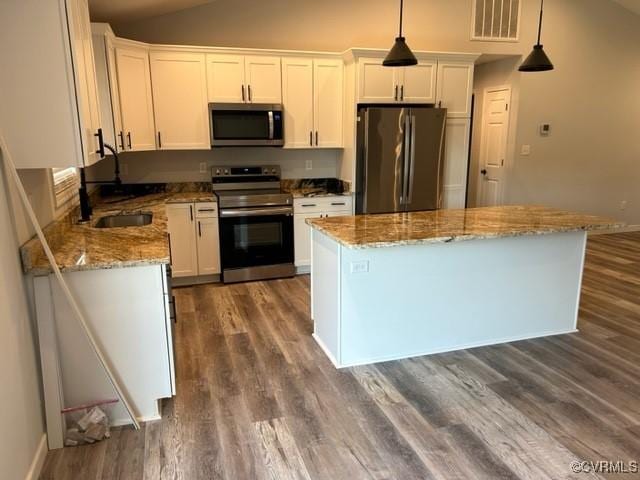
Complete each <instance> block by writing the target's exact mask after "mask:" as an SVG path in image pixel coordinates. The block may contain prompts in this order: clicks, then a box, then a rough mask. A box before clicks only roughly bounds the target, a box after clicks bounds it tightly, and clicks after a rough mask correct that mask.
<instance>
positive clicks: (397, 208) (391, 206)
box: [355, 105, 447, 213]
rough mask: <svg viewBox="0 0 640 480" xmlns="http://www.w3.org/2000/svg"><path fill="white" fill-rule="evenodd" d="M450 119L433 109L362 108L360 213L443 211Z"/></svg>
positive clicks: (444, 112)
mask: <svg viewBox="0 0 640 480" xmlns="http://www.w3.org/2000/svg"><path fill="white" fill-rule="evenodd" d="M446 116H447V110H446V109H445V108H434V107H432V106H427V105H425V106H417V105H416V106H406V107H397V106H388V107H387V106H377V105H376V106H365V105H363V106H360V107H359V108H358V116H357V120H358V129H357V132H358V136H357V152H356V155H357V157H356V158H357V167H356V189H355V190H356V213H388V212H408V211H416V210H435V209H438V208H441V207H442V191H443V188H442V176H443V163H444V138H445V120H446Z"/></svg>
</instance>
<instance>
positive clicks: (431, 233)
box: [306, 206, 624, 248]
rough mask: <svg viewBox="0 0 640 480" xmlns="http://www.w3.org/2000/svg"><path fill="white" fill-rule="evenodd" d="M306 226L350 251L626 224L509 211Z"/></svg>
mask: <svg viewBox="0 0 640 480" xmlns="http://www.w3.org/2000/svg"><path fill="white" fill-rule="evenodd" d="M306 222H307V223H308V224H309V225H311V227H313V228H315V229H316V230H319V231H321V232H323V233H324V234H326V235H327V236H329V237H330V238H332V239H333V240H335V241H337V242H338V243H340V244H342V245H344V246H346V247H348V248H376V247H390V246H395V245H416V244H430V243H447V242H459V241H465V240H476V239H486V238H499V237H516V236H521V235H545V234H549V233H559V232H573V231H580V230H604V229H611V228H618V227H622V226H623V225H624V224H623V223H620V222H617V221H615V220H612V219H610V218H605V217H598V216H593V215H583V214H580V213H572V212H565V211H562V210H556V209H553V208H547V207H541V206H504V207H486V208H468V209H460V210H436V211H424V212H409V213H391V214H378V215H358V216H350V217H328V218H321V219H320V218H318V219H315V218H309V219H307V220H306Z"/></svg>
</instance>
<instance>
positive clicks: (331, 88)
mask: <svg viewBox="0 0 640 480" xmlns="http://www.w3.org/2000/svg"><path fill="white" fill-rule="evenodd" d="M342 72H343V63H342V60H330V59H321V60H320V59H317V60H314V61H313V96H314V99H313V102H314V117H313V118H314V130H315V133H314V137H315V138H314V139H313V141H314V144H315V146H316V147H326V148H332V147H333V148H335V147H341V146H342V144H343V142H342V109H343V104H342V92H343V81H342Z"/></svg>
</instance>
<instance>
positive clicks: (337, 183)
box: [280, 178, 351, 198]
mask: <svg viewBox="0 0 640 480" xmlns="http://www.w3.org/2000/svg"><path fill="white" fill-rule="evenodd" d="M280 184H281V188H282V191H283V192H284V193H290V194H291V195H292V196H293V197H294V198H304V197H333V196H349V195H351V191H350V190H351V184H350V183H349V182H346V181H344V180H340V179H337V178H301V179H288V178H286V179H285V178H283V179H282V180H281V182H280Z"/></svg>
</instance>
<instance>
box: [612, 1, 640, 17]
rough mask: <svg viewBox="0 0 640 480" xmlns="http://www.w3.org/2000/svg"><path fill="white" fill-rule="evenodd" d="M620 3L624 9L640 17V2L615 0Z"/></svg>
mask: <svg viewBox="0 0 640 480" xmlns="http://www.w3.org/2000/svg"><path fill="white" fill-rule="evenodd" d="M613 1H614V2H617V3H619V4H620V5H622V6H623V7H624V8H626V9H628V10H631V11H632V12H634V13H637V14H638V15H640V0H613Z"/></svg>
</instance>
